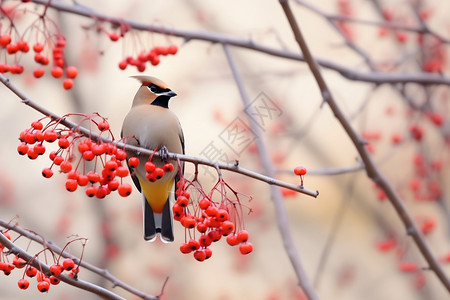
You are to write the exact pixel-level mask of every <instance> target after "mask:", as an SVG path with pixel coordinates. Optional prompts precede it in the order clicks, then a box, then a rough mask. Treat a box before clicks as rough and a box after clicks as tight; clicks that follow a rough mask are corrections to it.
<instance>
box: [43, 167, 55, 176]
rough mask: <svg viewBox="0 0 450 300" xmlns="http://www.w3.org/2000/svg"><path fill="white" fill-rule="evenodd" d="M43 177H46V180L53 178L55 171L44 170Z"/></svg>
mask: <svg viewBox="0 0 450 300" xmlns="http://www.w3.org/2000/svg"><path fill="white" fill-rule="evenodd" d="M42 176H44V177H45V178H50V177H52V176H53V171H52V169H50V168H45V169H44V170H42Z"/></svg>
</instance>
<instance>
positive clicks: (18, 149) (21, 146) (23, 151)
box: [17, 143, 29, 155]
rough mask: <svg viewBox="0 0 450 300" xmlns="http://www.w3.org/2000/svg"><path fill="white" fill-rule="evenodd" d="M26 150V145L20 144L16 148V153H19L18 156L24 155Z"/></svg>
mask: <svg viewBox="0 0 450 300" xmlns="http://www.w3.org/2000/svg"><path fill="white" fill-rule="evenodd" d="M28 148H29V147H28V145H27V144H25V143H22V144H20V145H19V146H18V147H17V152H19V154H20V155H25V154H27V152H28Z"/></svg>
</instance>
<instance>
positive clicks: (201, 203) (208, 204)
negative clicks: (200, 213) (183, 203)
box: [198, 198, 211, 210]
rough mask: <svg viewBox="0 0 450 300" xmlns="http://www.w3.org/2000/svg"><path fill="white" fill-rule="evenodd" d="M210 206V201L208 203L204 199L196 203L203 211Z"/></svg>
mask: <svg viewBox="0 0 450 300" xmlns="http://www.w3.org/2000/svg"><path fill="white" fill-rule="evenodd" d="M210 205H211V201H209V200H208V199H206V198H203V199H202V200H200V201H199V202H198V206H199V207H200V208H201V209H203V210H205V209H207V208H208V207H209V206H210Z"/></svg>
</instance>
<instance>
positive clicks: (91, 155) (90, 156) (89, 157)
mask: <svg viewBox="0 0 450 300" xmlns="http://www.w3.org/2000/svg"><path fill="white" fill-rule="evenodd" d="M94 158H95V154H94V152H92V151H91V150H87V151H85V152H83V159H84V160H87V161H91V160H93V159H94Z"/></svg>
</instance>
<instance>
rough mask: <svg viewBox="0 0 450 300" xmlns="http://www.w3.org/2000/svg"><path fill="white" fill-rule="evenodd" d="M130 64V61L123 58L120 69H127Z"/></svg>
mask: <svg viewBox="0 0 450 300" xmlns="http://www.w3.org/2000/svg"><path fill="white" fill-rule="evenodd" d="M127 66H128V63H127V61H126V60H122V61H121V62H119V69H121V70H125V69H126V68H127Z"/></svg>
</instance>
